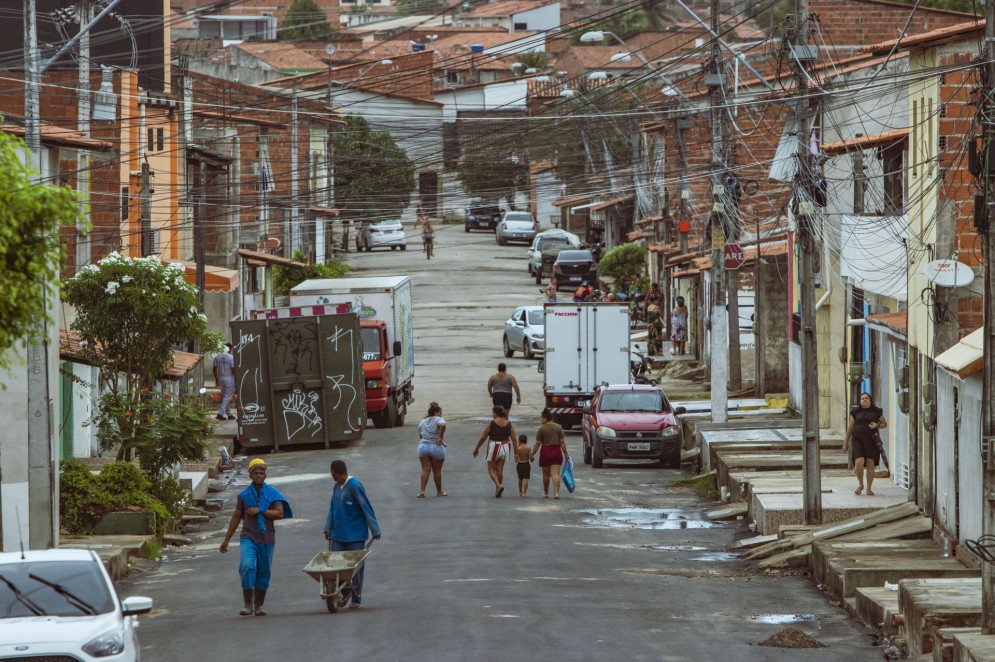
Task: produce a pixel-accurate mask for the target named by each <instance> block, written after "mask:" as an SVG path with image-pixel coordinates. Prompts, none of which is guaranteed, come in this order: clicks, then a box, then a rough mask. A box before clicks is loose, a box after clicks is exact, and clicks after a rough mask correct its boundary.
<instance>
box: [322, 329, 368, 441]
mask: <svg viewBox="0 0 995 662" xmlns="http://www.w3.org/2000/svg"><path fill="white" fill-rule="evenodd" d="M325 340H326V341H327V342H328V343H330V344H331V345H332V347H333V349H334V351H335V353H336V354H338V353H339V352H340V351H343V350H340V347H339V343H340V341H341V343H342V346H343V347H344V351H345V352H347V353H348V355H349V362H348V363H347V364H346V365H347V370H346V372H345V373H343V374H339V375H326V376H325V379H326V380H327V381H329V382H331V386H329V387H328V388H331V389H332V390H333V391H334V392H335V395H336V400H335V401H334V403H333V402H332V401H331V400H330V401H329V403H328V406H329V407H330V408H331V409H332V410H333V411H338V410H340V409H341V410H344V411H345V420H346V424H347V425H348V426H349V430H350V431H352V432H358V431H360V430H362V429H363V423H364V422H365V420H364V418H365V417H364V416H363V410H362V408H361V407H359V394H358V393H356V388H355V387H354V386H353V385H352V382H354V381H355V380H356V350H355V344H356V343H357V342H359V339H358V338H355V337H354V336H353V331H352V329H341V328H339V327H337V326H336V327H335V328H334V329H333V330H332V333H331V335H329V336H328V337H327V338H326V339H325ZM364 397H365V394H364Z"/></svg>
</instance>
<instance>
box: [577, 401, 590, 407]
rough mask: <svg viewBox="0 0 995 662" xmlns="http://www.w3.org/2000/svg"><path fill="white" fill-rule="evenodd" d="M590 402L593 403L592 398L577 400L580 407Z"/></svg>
mask: <svg viewBox="0 0 995 662" xmlns="http://www.w3.org/2000/svg"><path fill="white" fill-rule="evenodd" d="M589 404H591V401H590V400H578V401H577V406H578V407H586V406H587V405H589Z"/></svg>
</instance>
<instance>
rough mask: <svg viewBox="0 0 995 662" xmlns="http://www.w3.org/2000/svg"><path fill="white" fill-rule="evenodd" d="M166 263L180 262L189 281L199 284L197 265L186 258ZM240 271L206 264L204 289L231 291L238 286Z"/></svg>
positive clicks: (209, 290)
mask: <svg viewBox="0 0 995 662" xmlns="http://www.w3.org/2000/svg"><path fill="white" fill-rule="evenodd" d="M163 261H164V262H166V263H171V264H178V265H180V266H181V267H183V271H185V272H186V273H185V275H184V278H186V281H187V282H188V283H193V284H194V285H196V284H197V265H196V264H194V263H193V262H187V261H185V260H163ZM238 284H239V278H238V272H237V271H235V270H234V269H225V268H224V267H216V266H214V265H213V264H205V265H204V289H205V290H206V291H208V292H231V291H232V290H234V289H236V288H238Z"/></svg>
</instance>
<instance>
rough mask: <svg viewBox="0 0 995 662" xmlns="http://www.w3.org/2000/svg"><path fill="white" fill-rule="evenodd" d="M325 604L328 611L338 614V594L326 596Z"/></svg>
mask: <svg viewBox="0 0 995 662" xmlns="http://www.w3.org/2000/svg"><path fill="white" fill-rule="evenodd" d="M325 605H326V606H327V607H328V611H330V612H332V613H333V614H337V613H338V611H339V599H338V597H337V596H333V597H331V598H325Z"/></svg>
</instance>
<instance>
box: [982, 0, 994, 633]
mask: <svg viewBox="0 0 995 662" xmlns="http://www.w3.org/2000/svg"><path fill="white" fill-rule="evenodd" d="M985 18H986V22H985V48H986V50H987V53H986V55H987V58H986V60H985V66H984V70H983V71H982V77H981V80H982V94H981V99H982V103H983V104H984V107H983V110H982V116H983V118H984V126H983V131H984V140H983V141H982V145H983V146H984V152H983V153H984V154H990V153H991V151H990V150H991V149H992V142H993V141H995V103H993V101H992V94H993V93H995V61H993V60H992V58H993V57H995V2H991V1H989V2H987V3H985ZM982 163H984V169H985V172H984V175H983V176H984V177H986V178H987V180H986V181H987V183H988V185H987V186H985V187H984V191H985V193H986V198H987V196H989V195H991V193H990V191H991V190H992V189H991V187H992V186H993V185H995V177H993V176H992V174H991V173H992V170H993V166H992V164H990V163H989V162H988V159H987V158H985V159H982ZM985 204H986V205H987V206H988V209H987V211H988V217H987V221H988V222H987V223H986V224H985V226H984V233H985V241H984V246H985V321H984V329H985V330H984V341H983V342H984V344H983V356H984V372H983V373H982V379H983V382H982V385H981V402H982V404H981V410H982V420H981V433H982V435H983V436H982V439H981V444H982V446H981V451H982V459H983V460H984V467H983V470H982V472H983V473H982V477H983V485H982V490H981V493H982V501H983V504H982V508H983V513H984V517H983V518H982V531H981V532H982V533H983V534H986V535H992V534H995V507H993V504H992V499H993V498H995V457H993V453H995V402H992V399H993V398H995V273H992V260H995V232H992V218H991V217H992V214H991V209H992V203H991V199H990V198H987V199H986V200H985ZM981 612H982V614H981V616H982V618H981V631H982V632H983V633H984V634H995V568H993V567H992V565H991V564H990V563H982V564H981Z"/></svg>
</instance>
